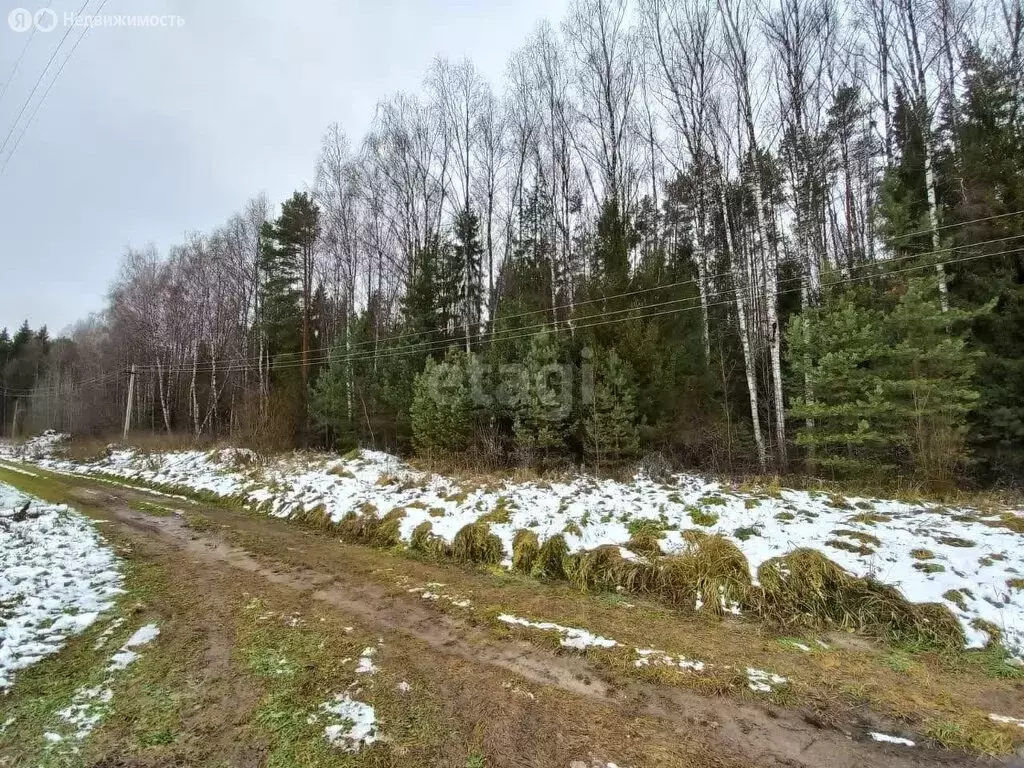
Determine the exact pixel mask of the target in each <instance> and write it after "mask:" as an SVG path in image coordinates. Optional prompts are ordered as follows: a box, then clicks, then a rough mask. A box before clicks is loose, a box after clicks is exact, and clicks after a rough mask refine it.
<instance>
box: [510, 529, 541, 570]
mask: <svg viewBox="0 0 1024 768" xmlns="http://www.w3.org/2000/svg"><path fill="white" fill-rule="evenodd" d="M539 553H540V539H538V538H537V534H536V533H534V532H533V531H531V530H529V529H528V528H521V529H520V530H518V531H516V535H515V538H514V539H512V568H514V569H515V570H517V571H519V572H520V573H530V571H532V570H533V565H534V563H535V562H536V561H537V555H538V554H539Z"/></svg>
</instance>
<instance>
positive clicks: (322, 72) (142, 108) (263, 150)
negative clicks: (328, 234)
mask: <svg viewBox="0 0 1024 768" xmlns="http://www.w3.org/2000/svg"><path fill="white" fill-rule="evenodd" d="M99 3H100V0H90V2H89V5H88V9H89V10H87V11H86V13H89V12H90V11H92V10H95V9H96V8H97V7H98V5H99ZM44 5H46V0H37V1H36V2H30V1H29V0H0V11H2V15H0V83H3V82H5V81H6V80H7V79H8V75H9V74H10V72H11V68H12V67H13V66H14V63H15V61H16V60H17V59H18V56H19V55H20V53H21V50H22V47H23V46H24V45H25V42H26V40H28V36H29V34H30V33H28V32H24V33H18V32H15V31H12V30H11V29H10V28H9V26H8V24H7V19H8V14H9V13H10V12H11V11H12V10H14V9H15V8H18V7H24V8H28V9H30V10H36V9H38V8H41V7H43V6H44ZM81 5H82V2H81V0H52V2H51V7H52V8H53V9H54V10H55V11H56V12H57V14H58V17H60V18H61V19H62V18H63V14H64V13H65V12H67V13H69V14H74V13H75V12H76V11H77V10H78V9H79V8H80V7H81ZM564 7H565V1H564V0H362V1H361V2H357V1H355V0H342V1H341V2H338V0H334V1H333V2H332V1H331V0H305V2H301V3H299V2H288V1H287V0H277V1H276V2H270V1H267V0H258V1H257V0H247V1H245V2H243V1H242V0H231V1H229V0H221V1H220V2H217V1H215V0H162V1H161V0H135V1H134V2H133V1H132V0H109V1H108V2H107V3H106V5H105V6H104V7H103V9H102V13H103V14H105V15H106V14H175V15H177V16H180V17H181V18H182V19H184V25H183V26H181V27H172V28H164V29H133V28H117V27H110V28H103V27H97V28H93V29H91V30H90V31H89V32H88V34H87V35H86V36H85V37H84V38H83V40H82V43H81V45H80V46H79V47H78V49H77V50H76V52H75V54H74V57H73V58H72V59H71V61H70V63H69V64H68V65H67V66H66V67H65V69H64V71H63V73H62V74H61V76H60V78H59V80H58V81H57V82H56V84H55V85H54V87H53V90H52V91H51V92H50V94H49V96H48V97H47V99H46V101H45V102H44V103H43V106H42V108H41V109H40V111H39V113H38V114H37V116H36V118H35V120H34V122H33V123H32V125H31V126H30V128H29V130H28V132H27V133H26V134H25V136H24V139H23V140H22V141H21V143H20V145H19V146H18V148H17V151H16V152H15V153H14V155H13V156H12V158H11V160H10V162H9V163H8V165H7V168H6V170H5V171H4V172H3V174H2V175H0V327H3V326H7V327H11V328H13V327H16V326H18V325H20V323H21V322H22V320H24V319H26V318H27V319H28V321H29V322H30V323H31V324H32V325H33V327H35V326H38V325H41V324H43V323H45V324H47V325H48V326H49V327H50V329H51V331H52V332H57V331H59V330H61V329H63V328H64V327H65V326H67V325H69V324H70V323H72V322H74V321H75V320H78V319H80V318H82V317H84V316H85V315H87V314H89V313H90V312H94V311H97V310H100V309H102V307H103V303H104V296H105V294H106V290H107V286H108V284H109V282H110V280H111V279H112V278H113V277H114V275H115V274H116V271H117V266H118V262H119V260H120V256H121V254H122V252H123V251H124V249H125V247H126V246H127V245H129V244H131V245H135V246H140V247H141V246H143V245H145V244H146V243H147V242H150V241H152V242H154V243H155V244H156V245H157V247H158V248H159V249H160V250H161V252H164V251H165V250H166V248H167V247H168V246H169V245H170V244H172V243H175V242H178V241H180V239H181V238H182V237H183V235H184V233H185V232H187V231H190V230H209V229H211V228H213V227H215V226H217V225H218V224H220V223H222V222H223V221H224V220H226V219H227V217H228V216H229V215H230V214H231V213H232V212H234V211H236V210H238V209H240V208H241V206H242V205H243V204H244V203H245V201H246V199H248V198H249V197H250V196H252V195H253V194H256V193H258V192H260V191H261V190H263V191H266V192H267V194H268V195H269V196H270V198H271V200H272V201H275V202H280V201H281V200H282V199H284V198H285V197H287V196H288V195H289V194H290V193H291V192H292V191H294V190H295V189H296V188H299V187H301V186H302V185H303V184H306V183H308V182H311V181H312V176H313V168H314V163H315V159H316V154H317V150H318V147H319V142H320V137H321V136H322V134H323V132H324V130H325V129H326V127H327V125H328V124H329V123H331V122H334V121H337V122H338V123H339V124H340V125H341V126H342V127H343V128H344V129H345V131H346V132H347V133H348V134H349V136H350V138H352V140H353V143H357V142H358V140H359V138H360V137H361V136H362V134H363V132H364V131H365V130H366V128H367V126H368V125H369V121H370V119H371V118H372V116H373V111H374V107H375V105H376V103H377V101H378V100H379V99H380V98H381V97H383V96H385V95H386V94H388V93H390V92H393V91H396V90H419V88H420V84H421V82H422V79H423V76H424V74H425V72H426V69H427V67H428V66H429V64H430V61H431V59H432V58H433V57H434V56H435V55H436V54H441V55H446V56H450V57H452V58H456V57H461V56H463V55H468V56H470V57H471V58H472V59H473V60H474V62H475V63H476V64H477V66H478V67H479V68H480V69H481V71H482V72H483V73H484V74H485V75H486V76H487V77H488V79H489V80H490V81H491V83H492V85H494V86H495V87H496V88H498V87H500V84H501V80H502V77H503V74H504V71H505V63H506V60H507V57H508V54H509V53H510V52H511V51H512V50H513V49H515V48H517V47H518V46H519V45H521V44H522V43H523V41H524V40H525V38H526V36H527V35H528V34H529V33H530V31H532V30H533V28H534V27H535V26H536V24H537V22H538V21H539V20H540V19H541V18H543V17H547V18H550V19H552V20H554V21H557V20H559V19H560V18H561V17H562V14H563V12H564ZM63 34H64V29H63V28H62V26H60V25H58V26H57V28H56V29H54V30H53V31H50V32H45V33H42V32H37V33H36V34H35V36H34V37H33V39H32V40H31V42H30V44H29V47H28V49H27V53H26V55H25V57H24V59H23V60H22V62H21V65H20V67H19V69H18V71H17V73H16V75H15V76H14V78H13V79H12V80H11V84H10V86H9V88H8V89H7V92H6V93H5V94H4V95H3V98H2V99H0V144H3V142H4V139H5V138H6V136H7V134H8V132H9V131H10V130H11V125H12V123H13V121H14V120H15V117H16V116H17V115H18V112H19V111H20V110H21V107H22V104H23V103H24V102H25V99H26V98H27V97H28V95H29V92H30V90H31V89H32V86H33V85H34V84H35V82H36V79H37V78H38V77H39V74H40V72H41V71H42V69H43V66H44V65H45V64H46V61H47V59H49V57H50V55H51V54H52V53H53V51H54V49H55V48H56V46H57V44H58V42H59V41H60V39H61V36H62V35H63ZM77 35H78V32H77V31H72V32H71V35H70V36H69V37H68V41H67V43H65V48H64V49H63V50H64V51H66V50H68V49H70V47H71V45H72V43H73V42H74V40H75V39H76V38H77ZM63 55H64V54H63V53H61V55H60V56H59V57H58V59H57V61H58V62H59V61H60V60H61V58H63ZM54 66H56V65H54ZM46 82H47V81H44V82H43V84H42V85H41V86H40V88H39V91H37V93H36V98H38V97H39V95H41V92H42V91H43V90H44V89H45V88H46ZM2 89H3V85H2V84H0V90H2ZM31 109H32V106H31V105H30V107H29V109H28V111H27V113H28V112H31ZM27 113H26V114H27ZM20 130H21V129H20V126H19V128H18V130H17V131H15V133H14V135H13V137H12V139H11V140H10V142H9V145H8V148H7V150H5V151H4V155H2V156H0V167H2V166H3V163H4V160H5V159H6V154H7V152H9V150H10V145H11V144H13V143H14V141H15V139H16V138H17V135H18V132H19V131H20Z"/></svg>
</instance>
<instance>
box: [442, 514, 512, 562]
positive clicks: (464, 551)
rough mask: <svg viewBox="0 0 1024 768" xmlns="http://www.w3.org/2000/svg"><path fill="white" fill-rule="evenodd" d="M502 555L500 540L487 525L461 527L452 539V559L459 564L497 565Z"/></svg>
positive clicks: (478, 523)
mask: <svg viewBox="0 0 1024 768" xmlns="http://www.w3.org/2000/svg"><path fill="white" fill-rule="evenodd" d="M504 554H505V550H504V548H503V547H502V545H501V539H499V538H498V537H497V536H495V535H494V534H493V533H491V528H490V526H489V525H487V523H481V522H476V523H470V524H469V525H466V526H463V527H462V529H461V530H460V531H459V532H458V533H456V534H455V538H454V539H452V557H453V558H454V559H455V560H456V561H457V562H460V563H486V564H489V565H497V564H498V563H500V562H501V558H502V556H503V555H504Z"/></svg>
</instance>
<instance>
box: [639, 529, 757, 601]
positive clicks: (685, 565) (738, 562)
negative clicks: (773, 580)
mask: <svg viewBox="0 0 1024 768" xmlns="http://www.w3.org/2000/svg"><path fill="white" fill-rule="evenodd" d="M683 538H684V540H685V541H686V542H687V549H686V551H685V552H684V553H683V554H681V555H676V556H673V557H666V558H664V559H663V560H661V561H660V562H659V564H658V566H657V571H656V577H655V585H654V589H655V591H656V592H657V593H658V595H659V596H660V597H661V598H662V599H663V600H665V601H666V602H667V603H669V604H671V605H676V606H683V607H686V608H691V607H693V606H695V605H696V604H697V603H698V602H699V603H703V604H704V605H706V606H707V607H708V609H709V610H710V611H712V612H713V613H718V614H721V613H724V612H725V611H726V610H727V609H728V606H730V605H731V604H733V603H739V604H740V605H744V604H746V603H747V602H748V600H749V597H750V590H751V582H750V566H749V565H748V564H747V559H746V557H744V556H743V553H742V552H741V551H740V550H739V548H738V547H737V546H736V545H735V544H734V543H733V542H731V541H729V540H728V539H726V538H724V537H722V536H709V535H708V534H705V533H702V532H700V531H686V532H685V533H684V536H683Z"/></svg>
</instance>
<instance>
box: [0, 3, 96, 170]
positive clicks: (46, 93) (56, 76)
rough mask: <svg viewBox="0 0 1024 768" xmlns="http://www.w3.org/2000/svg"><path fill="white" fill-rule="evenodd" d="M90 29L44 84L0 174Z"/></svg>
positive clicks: (87, 30)
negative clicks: (44, 88)
mask: <svg viewBox="0 0 1024 768" xmlns="http://www.w3.org/2000/svg"><path fill="white" fill-rule="evenodd" d="M87 1H88V0H87ZM106 4H107V0H103V1H102V2H101V3H100V4H99V5H98V6H97V8H96V14H99V12H100V11H102V10H103V6H105V5H106ZM90 29H91V27H90V26H89V25H88V24H86V25H85V28H84V29H83V30H82V34H80V35H79V36H78V38H77V39H76V40H75V44H74V45H73V46H72V47H71V50H70V51H69V52H68V55H67V56H66V57H65V59H64V61H62V62H61V65H60V67H58V69H57V72H56V74H54V76H53V79H52V80H50V83H49V85H47V86H46V90H45V91H43V95H42V97H41V98H40V99H39V101H37V102H36V105H35V107H33V108H32V112H31V114H30V115H29V116H28V120H26V121H25V124H24V125H22V127H21V132H20V133H19V134H18V138H17V139H15V140H14V144H13V145H12V146H11V151H10V152H8V153H7V159H6V160H4V164H3V166H0V176H2V175H3V174H4V171H6V170H7V164H8V163H10V162H11V158H12V157H14V153H15V152H17V151H18V147H19V146H20V145H21V140H22V139H23V138H25V134H26V133H27V132H28V129H29V126H30V125H32V121H33V120H35V117H36V115H37V114H38V113H39V108H40V107H42V106H43V102H44V101H46V97H47V96H49V95H50V91H51V90H52V89H53V86H54V84H55V83H56V82H57V80H58V79H59V78H60V73H61V72H63V71H64V67H66V66H67V63H68V62H69V61H71V57H72V56H74V55H75V51H76V50H78V46H79V44H80V43H81V42H82V39H83V38H84V37H85V36H86V35H87V34H88V32H89V30H90Z"/></svg>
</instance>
